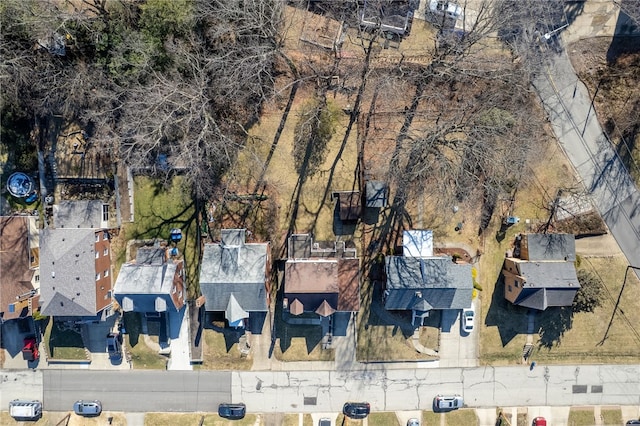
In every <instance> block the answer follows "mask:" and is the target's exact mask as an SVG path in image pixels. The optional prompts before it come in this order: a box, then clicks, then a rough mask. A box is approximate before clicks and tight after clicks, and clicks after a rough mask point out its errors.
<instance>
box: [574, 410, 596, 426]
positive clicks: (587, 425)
mask: <svg viewBox="0 0 640 426" xmlns="http://www.w3.org/2000/svg"><path fill="white" fill-rule="evenodd" d="M594 423H595V417H594V416H593V407H571V410H570V411H569V421H568V422H567V424H568V425H569V426H591V425H593V424H594Z"/></svg>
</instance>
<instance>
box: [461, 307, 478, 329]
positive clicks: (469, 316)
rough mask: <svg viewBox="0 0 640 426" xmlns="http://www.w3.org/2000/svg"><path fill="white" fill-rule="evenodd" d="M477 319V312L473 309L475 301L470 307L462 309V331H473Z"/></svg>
mask: <svg viewBox="0 0 640 426" xmlns="http://www.w3.org/2000/svg"><path fill="white" fill-rule="evenodd" d="M475 320H476V312H475V310H474V309H473V303H472V304H471V307H470V308H467V309H463V310H462V331H464V332H465V333H471V332H472V331H473V325H474V323H475Z"/></svg>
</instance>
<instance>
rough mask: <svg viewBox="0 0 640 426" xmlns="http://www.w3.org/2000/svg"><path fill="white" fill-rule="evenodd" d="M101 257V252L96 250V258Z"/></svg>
mask: <svg viewBox="0 0 640 426" xmlns="http://www.w3.org/2000/svg"><path fill="white" fill-rule="evenodd" d="M99 257H100V252H99V251H98V250H96V259H97V258H99Z"/></svg>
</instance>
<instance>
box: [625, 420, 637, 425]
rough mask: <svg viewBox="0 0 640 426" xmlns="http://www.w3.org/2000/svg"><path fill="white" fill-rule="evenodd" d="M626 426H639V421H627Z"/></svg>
mask: <svg viewBox="0 0 640 426" xmlns="http://www.w3.org/2000/svg"><path fill="white" fill-rule="evenodd" d="M626 424H628V425H640V420H637V419H632V420H627V423H626Z"/></svg>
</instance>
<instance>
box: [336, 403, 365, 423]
mask: <svg viewBox="0 0 640 426" xmlns="http://www.w3.org/2000/svg"><path fill="white" fill-rule="evenodd" d="M370 409H371V406H370V405H369V403H368V402H347V403H346V404H344V406H343V407H342V414H344V415H345V416H347V417H350V418H352V419H364V418H365V417H367V416H368V415H369V411H370Z"/></svg>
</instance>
